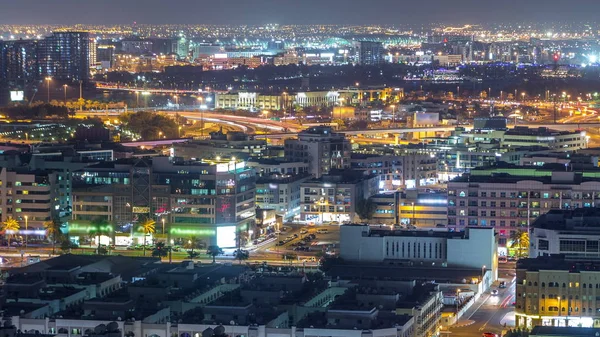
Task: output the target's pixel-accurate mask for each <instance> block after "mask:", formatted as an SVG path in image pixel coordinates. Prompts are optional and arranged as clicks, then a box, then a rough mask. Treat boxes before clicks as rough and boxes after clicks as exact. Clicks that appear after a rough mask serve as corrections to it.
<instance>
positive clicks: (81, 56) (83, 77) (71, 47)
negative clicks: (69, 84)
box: [46, 32, 90, 81]
mask: <svg viewBox="0 0 600 337" xmlns="http://www.w3.org/2000/svg"><path fill="white" fill-rule="evenodd" d="M46 48H47V49H46V52H47V57H48V60H47V62H48V63H47V69H48V71H47V74H46V75H48V76H51V77H53V78H55V79H58V80H69V81H87V80H89V78H90V71H89V69H90V60H89V55H90V36H89V33H87V32H54V33H52V35H51V36H49V37H47V38H46Z"/></svg>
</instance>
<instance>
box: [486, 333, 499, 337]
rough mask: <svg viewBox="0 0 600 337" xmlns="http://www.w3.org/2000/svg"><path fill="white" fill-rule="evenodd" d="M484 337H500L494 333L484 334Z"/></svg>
mask: <svg viewBox="0 0 600 337" xmlns="http://www.w3.org/2000/svg"><path fill="white" fill-rule="evenodd" d="M483 337H498V335H497V334H495V333H493V332H484V333H483Z"/></svg>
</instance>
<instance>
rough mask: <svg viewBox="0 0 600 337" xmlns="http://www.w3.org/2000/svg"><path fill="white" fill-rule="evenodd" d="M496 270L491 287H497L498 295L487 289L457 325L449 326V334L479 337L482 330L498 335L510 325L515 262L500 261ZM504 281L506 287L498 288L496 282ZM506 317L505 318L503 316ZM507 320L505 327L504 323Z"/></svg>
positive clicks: (512, 310) (512, 308) (460, 336)
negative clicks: (495, 280) (496, 273)
mask: <svg viewBox="0 0 600 337" xmlns="http://www.w3.org/2000/svg"><path fill="white" fill-rule="evenodd" d="M499 268H501V269H499V270H498V282H495V283H494V285H493V286H492V288H491V289H497V290H498V295H492V294H491V292H490V291H489V290H488V291H487V292H486V293H484V294H483V295H482V296H481V298H479V300H477V301H476V302H475V303H474V304H473V306H472V307H471V308H470V309H469V310H467V312H466V313H465V315H464V316H463V317H461V319H460V320H459V322H458V324H456V326H457V327H451V328H450V331H449V332H450V335H451V336H456V337H481V336H482V335H483V333H484V332H492V333H495V334H498V335H500V334H501V333H502V330H503V329H508V328H510V327H511V324H512V323H511V320H513V318H512V317H511V316H512V315H511V314H512V313H513V312H514V307H513V305H512V303H513V302H514V301H515V297H514V295H515V288H516V285H515V280H514V272H515V269H514V268H515V263H514V262H513V263H501V264H499ZM501 281H505V282H506V288H504V289H499V288H498V284H499V282H501ZM505 317H506V318H505ZM505 322H507V324H506V328H505V327H504V323H505Z"/></svg>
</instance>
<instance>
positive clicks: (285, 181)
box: [256, 174, 310, 221]
mask: <svg viewBox="0 0 600 337" xmlns="http://www.w3.org/2000/svg"><path fill="white" fill-rule="evenodd" d="M308 179H310V175H308V174H299V175H288V174H272V175H268V176H263V177H260V178H258V179H257V180H256V206H257V207H259V208H262V209H273V210H275V213H276V214H277V215H280V216H282V217H283V219H284V221H292V220H294V219H295V218H299V217H300V209H301V207H300V205H301V198H300V194H301V193H300V190H301V185H302V183H304V182H305V181H307V180H308Z"/></svg>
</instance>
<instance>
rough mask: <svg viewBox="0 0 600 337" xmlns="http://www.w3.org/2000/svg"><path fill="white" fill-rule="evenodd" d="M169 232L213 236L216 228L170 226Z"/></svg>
mask: <svg viewBox="0 0 600 337" xmlns="http://www.w3.org/2000/svg"><path fill="white" fill-rule="evenodd" d="M170 232H171V234H173V235H185V236H214V235H216V234H217V232H216V230H214V229H209V228H202V229H198V228H181V227H175V228H171V230H170Z"/></svg>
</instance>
